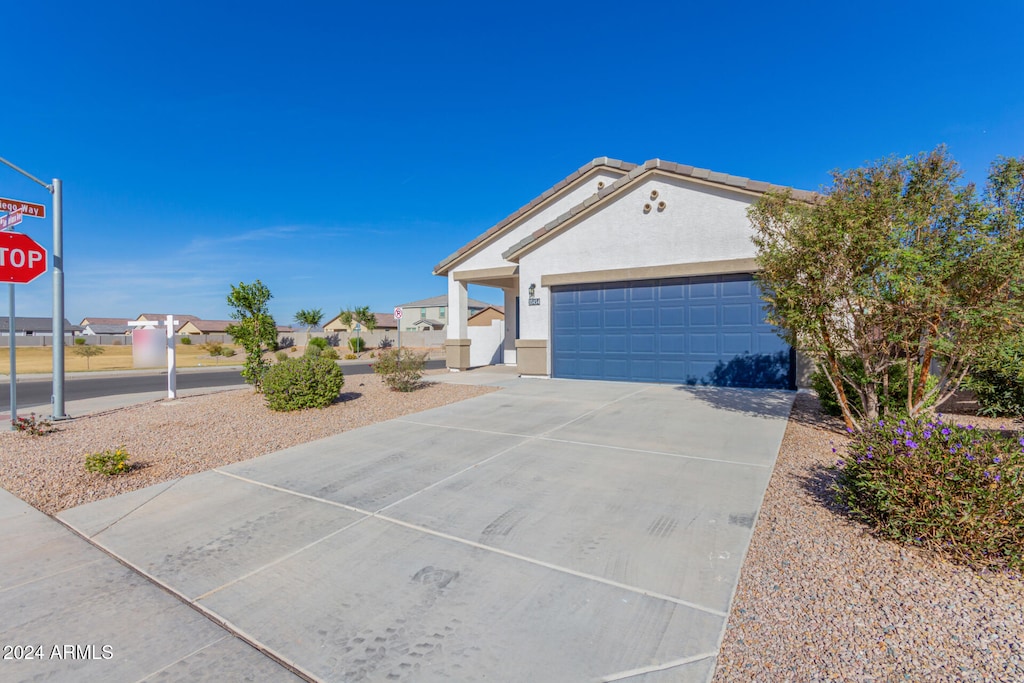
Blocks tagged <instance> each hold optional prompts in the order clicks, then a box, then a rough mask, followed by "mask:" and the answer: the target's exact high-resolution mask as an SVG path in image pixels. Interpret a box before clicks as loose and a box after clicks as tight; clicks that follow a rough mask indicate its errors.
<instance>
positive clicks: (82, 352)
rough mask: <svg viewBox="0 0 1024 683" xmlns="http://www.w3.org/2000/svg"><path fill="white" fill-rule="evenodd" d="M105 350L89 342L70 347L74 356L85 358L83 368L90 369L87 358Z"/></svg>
mask: <svg viewBox="0 0 1024 683" xmlns="http://www.w3.org/2000/svg"><path fill="white" fill-rule="evenodd" d="M105 351H106V349H105V348H103V347H102V346H91V345H89V344H84V343H83V344H75V346H74V347H73V348H72V349H71V352H72V353H74V354H75V355H76V356H82V357H83V358H85V369H86V370H91V369H92V368H91V367H90V363H89V359H90V358H92V357H93V356H99V355H101V354H103V353H104V352H105Z"/></svg>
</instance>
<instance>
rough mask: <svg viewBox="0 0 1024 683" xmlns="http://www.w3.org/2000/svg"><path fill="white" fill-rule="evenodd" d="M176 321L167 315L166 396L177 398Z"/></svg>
mask: <svg viewBox="0 0 1024 683" xmlns="http://www.w3.org/2000/svg"><path fill="white" fill-rule="evenodd" d="M177 322H178V321H177V320H175V319H174V316H173V315H169V316H167V323H166V324H167V398H178V378H177V368H178V364H177V361H176V360H175V357H174V326H175V324H176V323H177Z"/></svg>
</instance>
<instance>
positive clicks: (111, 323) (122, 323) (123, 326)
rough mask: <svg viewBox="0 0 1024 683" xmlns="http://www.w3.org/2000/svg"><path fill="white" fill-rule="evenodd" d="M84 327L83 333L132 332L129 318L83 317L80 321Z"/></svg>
mask: <svg viewBox="0 0 1024 683" xmlns="http://www.w3.org/2000/svg"><path fill="white" fill-rule="evenodd" d="M78 325H79V326H80V327H81V328H82V334H87V335H97V334H121V335H127V334H131V329H130V328H129V327H128V318H127V317H124V318H82V322H80V323H78Z"/></svg>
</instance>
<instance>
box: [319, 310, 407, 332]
mask: <svg viewBox="0 0 1024 683" xmlns="http://www.w3.org/2000/svg"><path fill="white" fill-rule="evenodd" d="M373 316H374V318H376V320H377V326H376V327H374V328H373V329H375V330H397V329H398V323H397V321H395V316H394V314H392V313H374V314H373ZM340 318H341V314H340V313H339V314H338V315H336V316H334V317H333V318H331V320H330V322H328V323H327V324H325V325H324V332H352V331H353V330H354V329H355V327H356V324H355V321H353V322H352V324H351V325H345V324H343V323H342V322H341V320H340Z"/></svg>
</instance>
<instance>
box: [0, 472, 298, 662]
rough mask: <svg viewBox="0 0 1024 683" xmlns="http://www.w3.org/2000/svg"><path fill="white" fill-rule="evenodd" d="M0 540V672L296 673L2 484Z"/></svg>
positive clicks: (0, 490)
mask: <svg viewBox="0 0 1024 683" xmlns="http://www.w3.org/2000/svg"><path fill="white" fill-rule="evenodd" d="M0 547H2V548H3V549H4V550H3V552H2V553H0V615H2V617H0V645H2V646H3V648H4V649H3V652H2V653H0V680H4V681H29V680H32V681H44V680H45V681H76V682H79V681H97V682H110V681H149V680H182V679H190V680H209V681H214V680H222V681H229V680H230V681H243V680H253V681H299V680H302V679H301V678H299V677H297V676H295V675H294V674H292V673H291V672H290V671H288V670H287V669H285V668H283V667H282V666H280V665H279V664H277V663H276V662H274V661H273V660H272V659H270V658H269V657H267V656H266V655H264V654H262V653H260V652H259V651H258V650H256V649H255V648H253V647H252V646H250V645H248V644H247V643H245V642H243V641H242V640H240V639H239V638H237V637H235V636H234V635H233V634H232V633H230V632H229V631H227V630H225V629H224V628H221V627H220V626H217V625H216V624H215V623H214V622H213V621H211V620H210V619H209V618H207V617H206V616H204V615H203V614H201V613H200V612H199V611H197V610H196V609H194V608H192V607H190V606H189V605H187V604H186V603H184V602H182V601H181V600H180V599H178V598H177V597H175V596H173V595H172V594H170V593H168V592H167V591H165V590H163V589H162V588H160V587H158V586H157V585H156V584H154V583H152V582H151V581H149V580H147V579H145V578H144V577H142V576H140V575H139V574H138V573H137V572H135V571H133V570H131V569H129V568H127V567H125V566H124V565H123V564H121V563H120V562H118V561H117V560H115V559H114V558H112V557H110V556H109V555H107V554H106V553H104V552H103V551H102V550H100V549H98V548H96V547H94V546H93V545H90V544H89V543H88V542H86V541H84V540H83V539H81V538H79V537H78V536H77V535H75V534H74V533H72V532H71V531H69V530H68V529H66V528H64V526H63V525H61V524H60V523H59V522H56V521H54V520H53V519H51V518H49V517H47V516H46V515H44V514H43V513H41V512H39V511H38V510H36V509H35V508H33V507H30V506H29V505H28V504H27V503H24V502H22V501H21V500H19V499H17V498H15V497H14V496H13V495H11V494H10V493H8V492H7V491H4V490H3V489H0Z"/></svg>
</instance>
